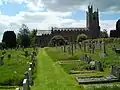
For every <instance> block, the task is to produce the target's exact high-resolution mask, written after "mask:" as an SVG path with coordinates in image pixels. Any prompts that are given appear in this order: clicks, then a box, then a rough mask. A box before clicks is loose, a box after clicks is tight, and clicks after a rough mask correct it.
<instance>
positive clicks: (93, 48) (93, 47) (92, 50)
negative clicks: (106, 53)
mask: <svg viewBox="0 0 120 90" xmlns="http://www.w3.org/2000/svg"><path fill="white" fill-rule="evenodd" d="M94 50H95V45H94V43H92V48H91V53H92V54H93V53H94Z"/></svg>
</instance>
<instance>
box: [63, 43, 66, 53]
mask: <svg viewBox="0 0 120 90" xmlns="http://www.w3.org/2000/svg"><path fill="white" fill-rule="evenodd" d="M63 49H64V50H63V51H64V53H65V52H66V45H65V44H64V48H63Z"/></svg>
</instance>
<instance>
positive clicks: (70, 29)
mask: <svg viewBox="0 0 120 90" xmlns="http://www.w3.org/2000/svg"><path fill="white" fill-rule="evenodd" d="M52 30H53V31H54V30H60V31H61V30H62V31H64V30H66V31H67V30H69V31H74V30H79V31H81V30H88V29H87V28H57V27H54V28H52Z"/></svg>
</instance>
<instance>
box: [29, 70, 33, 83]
mask: <svg viewBox="0 0 120 90" xmlns="http://www.w3.org/2000/svg"><path fill="white" fill-rule="evenodd" d="M28 74H29V84H30V85H32V84H33V81H32V68H29V70H28Z"/></svg>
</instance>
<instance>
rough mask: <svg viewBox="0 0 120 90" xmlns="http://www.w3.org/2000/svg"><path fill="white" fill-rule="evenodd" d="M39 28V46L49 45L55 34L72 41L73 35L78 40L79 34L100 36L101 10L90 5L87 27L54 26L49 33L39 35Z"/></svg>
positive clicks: (93, 36) (74, 39)
mask: <svg viewBox="0 0 120 90" xmlns="http://www.w3.org/2000/svg"><path fill="white" fill-rule="evenodd" d="M39 31H41V30H38V31H37V33H38V35H37V37H36V43H37V45H38V46H47V45H48V43H49V41H50V39H51V38H52V37H53V36H55V35H61V36H63V37H64V38H65V39H66V40H68V41H71V37H72V40H73V41H76V39H77V36H78V35H79V34H82V33H83V34H86V35H87V36H88V37H89V38H98V37H99V35H100V26H99V10H98V9H97V10H96V11H94V10H93V6H92V5H89V6H88V11H86V27H85V28H57V27H52V28H51V30H48V31H49V32H50V33H49V34H46V33H45V34H42V35H39ZM43 31H44V30H43Z"/></svg>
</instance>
